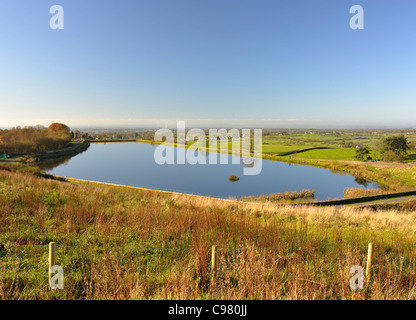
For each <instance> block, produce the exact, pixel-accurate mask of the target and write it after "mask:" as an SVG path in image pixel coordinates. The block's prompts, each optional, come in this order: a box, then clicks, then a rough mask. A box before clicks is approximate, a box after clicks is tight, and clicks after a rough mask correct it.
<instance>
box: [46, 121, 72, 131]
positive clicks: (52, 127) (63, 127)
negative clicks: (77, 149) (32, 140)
mask: <svg viewBox="0 0 416 320" xmlns="http://www.w3.org/2000/svg"><path fill="white" fill-rule="evenodd" d="M49 132H50V133H67V134H69V132H70V129H69V127H68V126H67V125H65V124H63V123H58V122H55V123H52V124H51V125H50V126H49Z"/></svg>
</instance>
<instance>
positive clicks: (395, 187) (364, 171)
mask: <svg viewBox="0 0 416 320" xmlns="http://www.w3.org/2000/svg"><path fill="white" fill-rule="evenodd" d="M89 141H90V142H92V143H94V142H98V143H100V141H95V140H89ZM102 142H138V143H147V144H151V145H160V144H162V143H163V142H159V141H150V140H141V139H136V140H135V139H133V140H131V139H130V140H125V141H121V140H108V141H102ZM172 147H176V148H178V147H183V145H179V146H178V145H177V143H174V144H173V145H172ZM189 147H190V145H186V144H185V148H186V149H188V148H189ZM200 149H201V150H203V151H205V152H209V148H200ZM217 153H219V154H229V155H232V150H229V149H227V152H226V151H224V150H221V149H220V150H218V149H217ZM262 160H270V161H277V162H284V163H291V164H295V165H303V166H305V165H306V166H310V167H317V168H322V169H329V170H330V171H331V172H333V173H337V174H339V173H346V174H349V175H351V176H353V177H358V178H361V179H365V180H367V181H369V182H374V183H377V184H378V186H379V189H380V190H385V191H395V192H399V191H401V192H403V191H411V190H414V189H415V188H416V181H413V180H412V181H405V180H403V179H399V178H398V177H397V176H394V175H391V174H388V173H385V172H382V171H383V170H380V169H383V168H385V167H392V168H393V167H397V166H403V165H406V166H408V167H411V168H412V167H415V168H416V164H414V165H411V164H407V163H406V164H402V163H387V162H383V161H378V162H365V161H356V162H355V161H347V160H325V159H306V158H304V159H302V158H286V157H283V156H275V155H269V154H262Z"/></svg>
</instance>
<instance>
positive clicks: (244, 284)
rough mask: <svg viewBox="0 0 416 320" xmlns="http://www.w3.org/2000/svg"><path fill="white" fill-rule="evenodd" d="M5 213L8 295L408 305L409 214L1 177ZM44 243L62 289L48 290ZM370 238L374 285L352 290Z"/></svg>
mask: <svg viewBox="0 0 416 320" xmlns="http://www.w3.org/2000/svg"><path fill="white" fill-rule="evenodd" d="M0 208H1V209H0V230H1V234H0V242H1V243H3V244H5V250H3V251H1V252H0V262H1V265H0V268H1V270H2V271H1V273H0V297H1V298H3V299H52V298H56V299H108V298H109V299H160V298H162V299H211V298H221V299H385V298H388V299H414V285H415V283H416V282H415V281H416V277H415V272H416V261H415V256H414V253H415V246H414V243H415V240H416V227H415V226H416V223H415V222H416V213H415V212H414V210H413V211H407V210H406V209H402V208H393V209H391V210H390V209H388V210H378V211H377V214H375V213H374V211H373V210H374V209H364V210H359V209H339V210H338V211H335V209H333V208H310V207H289V206H276V205H273V204H270V203H257V204H241V203H237V202H232V201H224V200H219V199H211V198H205V197H195V196H194V197H191V196H186V195H179V194H169V193H161V192H157V191H146V190H139V189H132V188H123V187H116V186H114V187H111V188H106V187H105V186H104V185H102V184H97V185H94V184H91V183H90V184H89V185H88V186H86V185H85V186H84V185H81V184H79V183H78V184H72V183H68V182H59V181H53V180H46V179H41V178H36V177H33V176H29V175H26V174H21V173H15V172H8V171H0ZM50 241H55V242H56V243H57V257H58V258H57V264H59V265H61V266H62V267H63V269H64V277H65V280H64V284H65V285H64V289H63V290H57V291H52V290H50V289H49V288H48V284H47V281H48V276H47V269H48V268H47V263H48V262H47V261H48V259H47V257H48V251H47V244H48V243H49V242H50ZM368 242H373V243H374V244H375V249H374V261H373V270H372V271H373V280H372V281H371V282H370V283H367V284H366V287H365V289H364V290H357V291H353V290H351V289H350V287H349V279H350V278H351V275H350V273H349V270H350V267H351V266H353V265H361V266H364V265H365V257H366V247H367V244H368ZM214 244H215V245H217V246H218V247H219V262H218V265H219V270H218V277H217V283H216V286H215V289H213V287H212V286H211V283H210V247H211V245H214Z"/></svg>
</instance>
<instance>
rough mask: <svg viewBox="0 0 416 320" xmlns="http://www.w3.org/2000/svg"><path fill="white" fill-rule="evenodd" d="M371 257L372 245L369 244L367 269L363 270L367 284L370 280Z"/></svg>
mask: <svg viewBox="0 0 416 320" xmlns="http://www.w3.org/2000/svg"><path fill="white" fill-rule="evenodd" d="M372 257H373V244H372V243H371V242H370V243H369V244H368V255H367V268H366V269H365V277H366V280H367V283H368V282H369V281H370V278H371V259H372Z"/></svg>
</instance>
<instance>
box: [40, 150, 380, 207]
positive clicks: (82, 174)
mask: <svg viewBox="0 0 416 320" xmlns="http://www.w3.org/2000/svg"><path fill="white" fill-rule="evenodd" d="M155 148H156V146H152V145H150V144H145V143H135V142H131V143H128V142H122V143H106V144H104V143H99V144H94V143H92V144H91V146H90V147H89V149H88V150H86V151H85V152H83V153H81V154H79V155H77V156H75V157H73V158H70V159H68V160H67V161H65V162H63V163H62V161H61V162H57V163H53V162H52V163H47V164H45V165H44V169H45V170H46V171H47V172H48V173H51V174H54V175H58V176H67V177H72V178H79V179H85V180H94V181H101V182H110V183H116V184H123V185H130V186H136V187H145V188H151V189H159V190H166V191H176V192H183V193H193V194H199V195H208V196H214V197H221V198H228V197H241V196H243V195H260V194H270V193H275V192H285V191H300V190H302V189H314V190H315V198H316V199H319V200H326V199H327V198H328V197H330V198H334V197H338V198H342V197H343V190H344V189H345V188H347V187H362V188H365V187H367V188H377V187H378V186H377V184H375V183H369V182H366V181H361V180H359V179H355V178H354V177H353V176H350V175H341V174H335V173H332V172H331V171H329V170H326V169H321V168H315V167H309V166H302V165H294V164H288V163H282V162H275V161H267V160H263V168H262V172H261V173H260V174H259V175H257V176H244V175H243V166H242V165H241V164H238V165H236V164H232V159H231V157H232V156H231V155H230V156H229V159H228V160H229V161H228V164H221V165H220V164H218V165H209V164H206V165H199V164H197V165H190V164H184V165H167V164H165V165H158V164H156V163H155V161H154V157H153V154H154V150H155ZM175 159H176V157H175ZM218 162H219V160H218ZM207 163H208V161H207ZM232 174H234V175H236V176H238V177H239V178H240V181H237V182H231V181H229V180H228V177H229V176H230V175H232ZM360 183H361V184H360Z"/></svg>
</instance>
